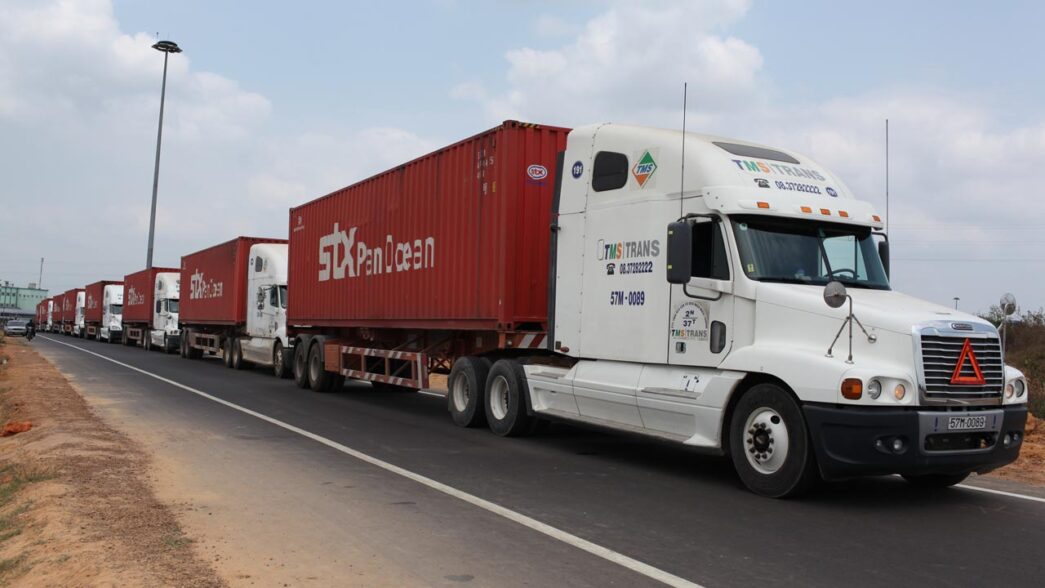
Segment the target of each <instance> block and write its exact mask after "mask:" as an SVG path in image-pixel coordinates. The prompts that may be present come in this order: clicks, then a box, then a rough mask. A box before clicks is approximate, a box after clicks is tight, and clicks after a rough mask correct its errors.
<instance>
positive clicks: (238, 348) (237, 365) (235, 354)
mask: <svg viewBox="0 0 1045 588" xmlns="http://www.w3.org/2000/svg"><path fill="white" fill-rule="evenodd" d="M246 367H247V362H246V360H244V359H243V343H241V342H240V340H239V337H233V338H232V369H234V370H242V369H245V368H246Z"/></svg>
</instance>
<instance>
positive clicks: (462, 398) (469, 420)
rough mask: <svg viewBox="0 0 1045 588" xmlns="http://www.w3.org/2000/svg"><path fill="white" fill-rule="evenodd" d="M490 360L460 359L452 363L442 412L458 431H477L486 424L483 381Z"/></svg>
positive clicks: (488, 368) (486, 374) (488, 373)
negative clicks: (468, 429)
mask: <svg viewBox="0 0 1045 588" xmlns="http://www.w3.org/2000/svg"><path fill="white" fill-rule="evenodd" d="M489 375H490V360H489V359H486V358H485V357H462V358H460V359H458V360H457V361H455V362H454V367H453V369H451V370H450V377H449V378H447V381H446V408H447V410H449V411H450V417H451V418H453V420H454V424H455V425H457V426H458V427H481V426H483V425H485V424H486V402H485V396H486V379H487V377H488V376H489Z"/></svg>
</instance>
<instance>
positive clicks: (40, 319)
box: [36, 298, 51, 327]
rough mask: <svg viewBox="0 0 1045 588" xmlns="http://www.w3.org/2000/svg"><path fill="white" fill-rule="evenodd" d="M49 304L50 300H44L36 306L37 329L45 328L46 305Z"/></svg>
mask: <svg viewBox="0 0 1045 588" xmlns="http://www.w3.org/2000/svg"><path fill="white" fill-rule="evenodd" d="M48 302H51V299H50V298H44V299H43V300H41V301H40V303H39V304H37V305H36V325H37V327H40V326H41V325H42V326H47V303H48Z"/></svg>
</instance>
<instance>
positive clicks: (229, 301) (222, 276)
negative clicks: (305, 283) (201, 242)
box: [179, 237, 290, 378]
mask: <svg viewBox="0 0 1045 588" xmlns="http://www.w3.org/2000/svg"><path fill="white" fill-rule="evenodd" d="M286 303H287V242H286V240H284V239H264V238H258V237H238V238H236V239H233V240H231V241H228V242H226V243H222V244H219V245H215V246H213V247H209V248H207V249H204V250H202V251H197V252H196V253H192V254H190V255H186V256H184V257H182V259H181V315H180V318H179V323H180V326H181V330H182V337H181V348H180V349H181V356H182V357H185V358H188V359H196V358H199V357H202V356H203V354H205V353H206V354H209V355H217V354H218V353H221V354H222V358H223V359H224V361H225V365H226V366H228V367H230V368H233V369H244V368H246V367H248V366H250V365H257V366H262V367H268V368H271V369H272V370H273V373H274V374H275V375H276V376H277V377H281V378H282V377H287V376H288V375H289V373H290V362H289V353H288V349H289V347H288V342H287V335H286Z"/></svg>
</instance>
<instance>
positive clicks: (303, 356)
mask: <svg viewBox="0 0 1045 588" xmlns="http://www.w3.org/2000/svg"><path fill="white" fill-rule="evenodd" d="M291 367H293V372H294V384H295V385H296V386H297V387H298V388H301V389H302V390H304V389H306V388H308V387H309V385H308V345H306V344H305V342H303V341H300V340H299V341H298V342H297V344H295V345H294V363H293V365H292V366H291Z"/></svg>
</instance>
